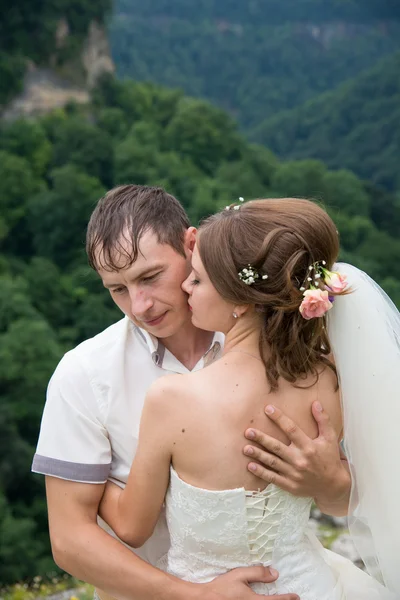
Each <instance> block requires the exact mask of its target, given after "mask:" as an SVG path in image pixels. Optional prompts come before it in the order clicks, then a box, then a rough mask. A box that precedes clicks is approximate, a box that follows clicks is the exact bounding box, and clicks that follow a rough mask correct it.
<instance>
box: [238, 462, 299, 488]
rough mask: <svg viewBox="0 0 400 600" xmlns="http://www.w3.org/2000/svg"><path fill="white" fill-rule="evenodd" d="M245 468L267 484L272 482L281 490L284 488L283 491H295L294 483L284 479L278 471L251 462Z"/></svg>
mask: <svg viewBox="0 0 400 600" xmlns="http://www.w3.org/2000/svg"><path fill="white" fill-rule="evenodd" d="M247 468H248V470H249V471H251V472H252V473H253V474H254V475H256V476H257V477H259V478H260V479H262V480H263V481H265V483H267V484H269V483H272V484H273V485H276V486H278V487H280V488H281V489H282V490H285V492H290V493H294V492H295V491H296V490H295V485H294V484H293V482H292V481H290V480H289V479H286V477H283V476H282V475H279V474H278V473H275V472H274V471H270V470H269V469H266V468H265V467H262V466H261V465H259V464H257V463H253V462H251V463H249V464H248V465H247Z"/></svg>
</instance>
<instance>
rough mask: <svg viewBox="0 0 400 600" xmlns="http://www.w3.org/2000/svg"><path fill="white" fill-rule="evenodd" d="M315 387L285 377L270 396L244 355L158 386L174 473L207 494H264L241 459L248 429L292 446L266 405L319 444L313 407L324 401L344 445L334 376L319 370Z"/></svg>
mask: <svg viewBox="0 0 400 600" xmlns="http://www.w3.org/2000/svg"><path fill="white" fill-rule="evenodd" d="M314 382H315V377H312V376H310V377H309V378H308V379H307V380H302V381H301V382H300V383H299V385H301V386H302V387H301V388H299V387H294V386H293V385H292V384H290V383H289V382H287V381H285V380H284V379H282V378H281V379H280V380H279V387H278V390H277V391H276V392H270V388H269V384H268V381H267V379H266V375H265V368H264V364H263V363H262V362H261V360H258V359H256V358H254V357H252V356H249V355H246V354H244V353H240V352H237V353H233V352H232V353H229V352H228V353H227V354H226V355H225V356H223V357H222V358H221V359H219V360H218V361H217V362H215V363H214V364H212V365H210V366H209V367H207V368H206V369H203V370H202V371H198V372H195V373H190V374H188V375H173V376H170V377H164V378H162V379H161V380H158V381H157V382H156V384H155V385H154V386H153V391H154V392H156V393H160V394H161V395H162V396H163V398H164V401H165V402H168V411H165V410H164V411H163V412H164V414H165V412H168V417H167V419H166V420H165V430H164V434H165V436H166V438H168V443H169V444H170V447H171V453H172V463H173V466H174V468H175V470H176V471H177V473H178V474H179V475H180V477H181V478H182V479H184V480H185V481H186V482H187V483H190V484H192V485H194V486H198V487H203V488H206V489H215V490H223V489H231V488H236V487H244V488H245V489H248V490H252V489H258V488H259V487H260V479H258V478H257V477H256V476H255V475H253V474H252V473H251V472H250V471H248V470H247V464H248V462H249V459H248V458H247V457H246V456H244V454H243V447H244V445H245V444H246V439H245V437H244V432H245V430H246V429H247V428H249V427H254V428H256V429H260V430H263V431H265V432H266V433H267V434H269V435H271V436H273V437H275V438H277V439H278V440H280V441H282V442H284V443H289V441H288V439H287V438H286V437H285V435H284V434H283V433H282V431H281V430H280V429H279V428H278V427H277V426H276V425H275V424H274V423H273V422H272V421H271V420H270V419H268V417H267V416H266V414H265V406H266V405H268V404H273V405H274V406H276V407H278V408H281V409H282V410H283V411H284V412H285V414H286V415H287V416H288V417H289V418H291V419H293V421H294V422H295V423H296V424H297V425H298V426H299V427H300V428H301V429H302V430H303V431H304V432H305V433H306V434H307V435H308V436H310V437H312V438H314V437H316V436H317V433H318V430H317V426H316V423H315V421H314V419H313V417H312V413H311V404H312V402H314V401H315V400H319V401H320V402H321V403H322V404H323V406H324V409H325V410H326V411H327V412H328V414H329V415H330V418H331V420H332V423H333V425H334V427H335V429H336V431H337V434H338V439H339V438H340V432H341V429H342V424H341V410H340V400H339V394H338V392H337V391H336V377H335V375H334V373H333V372H332V370H331V369H329V368H321V372H320V376H319V380H318V382H317V383H315V385H312V384H313V383H314ZM154 388H156V389H154ZM164 408H165V409H166V407H164ZM261 487H262V486H261Z"/></svg>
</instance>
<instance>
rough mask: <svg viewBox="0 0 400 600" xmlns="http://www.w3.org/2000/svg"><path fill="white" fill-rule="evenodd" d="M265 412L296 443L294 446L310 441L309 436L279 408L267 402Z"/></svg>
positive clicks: (303, 444) (300, 445)
mask: <svg viewBox="0 0 400 600" xmlns="http://www.w3.org/2000/svg"><path fill="white" fill-rule="evenodd" d="M265 414H266V415H267V417H268V418H270V419H271V421H273V422H274V423H275V425H277V426H278V427H279V429H281V431H283V433H285V434H286V435H287V437H288V438H289V440H290V441H291V442H293V443H294V444H296V446H298V447H302V446H305V445H307V444H308V443H309V442H310V438H309V437H308V436H307V435H306V434H305V433H304V431H303V430H302V429H300V427H299V426H298V425H297V424H296V423H295V422H294V421H292V419H289V417H287V416H286V415H285V413H284V412H282V411H281V410H280V408H277V407H276V406H272V405H271V404H269V405H268V406H266V407H265Z"/></svg>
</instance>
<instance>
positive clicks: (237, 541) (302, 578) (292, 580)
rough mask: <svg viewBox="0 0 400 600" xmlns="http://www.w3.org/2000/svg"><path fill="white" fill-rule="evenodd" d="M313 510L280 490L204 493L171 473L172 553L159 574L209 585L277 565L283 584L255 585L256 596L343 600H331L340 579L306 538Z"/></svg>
mask: <svg viewBox="0 0 400 600" xmlns="http://www.w3.org/2000/svg"><path fill="white" fill-rule="evenodd" d="M311 503H312V500H311V499H309V498H296V497H295V496H292V495H291V494H288V493H287V492H285V491H283V490H281V489H279V488H278V487H276V486H274V485H269V486H268V487H267V488H266V489H265V490H263V491H257V492H248V491H245V490H244V488H237V489H232V490H224V491H211V490H205V489H202V488H197V487H194V486H192V485H190V484H188V483H186V482H184V481H183V480H182V479H180V477H179V476H178V474H177V473H176V471H175V470H174V469H173V468H172V467H171V480H170V485H169V489H168V492H167V496H166V516H167V523H168V528H169V532H170V536H171V548H170V550H169V552H168V555H167V557H165V559H164V561H163V563H161V564H160V565H159V566H160V567H161V568H164V569H165V570H168V572H170V573H171V574H173V575H176V576H177V577H180V578H181V579H185V580H187V581H193V582H199V583H205V582H207V581H211V580H212V579H214V578H215V577H216V576H217V575H220V574H222V573H225V572H226V571H228V570H230V569H233V568H235V567H239V566H250V565H256V564H263V565H265V566H269V565H271V564H272V565H273V566H274V567H275V568H277V569H278V571H279V572H280V577H279V580H278V584H275V583H274V584H260V583H258V584H254V585H253V586H252V587H253V589H254V590H255V591H256V592H257V593H259V594H265V595H268V594H270V595H273V594H278V593H279V594H281V593H287V592H291V591H293V592H296V593H297V594H299V595H300V596H301V598H302V600H317V599H318V600H336V598H340V597H341V596H336V595H332V593H333V590H334V588H335V586H336V579H335V577H334V575H333V573H332V571H331V569H330V568H329V567H328V565H327V564H326V563H325V562H324V560H323V558H322V556H321V554H320V553H319V552H315V550H314V548H313V545H312V543H311V542H310V540H309V538H308V536H307V534H306V528H307V523H308V519H309V514H310V508H311ZM319 580H320V583H319V584H318V581H319Z"/></svg>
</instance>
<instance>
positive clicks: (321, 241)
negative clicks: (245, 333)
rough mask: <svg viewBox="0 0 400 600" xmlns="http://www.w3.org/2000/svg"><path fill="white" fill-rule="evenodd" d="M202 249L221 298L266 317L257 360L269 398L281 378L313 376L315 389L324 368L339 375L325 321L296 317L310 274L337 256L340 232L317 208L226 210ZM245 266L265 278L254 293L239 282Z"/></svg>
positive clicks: (208, 226)
mask: <svg viewBox="0 0 400 600" xmlns="http://www.w3.org/2000/svg"><path fill="white" fill-rule="evenodd" d="M198 249H199V253H200V257H201V260H202V262H203V265H204V267H205V269H206V271H207V273H208V276H209V277H210V280H211V282H212V284H213V285H214V287H215V288H216V290H217V291H218V293H219V294H220V295H221V296H222V297H223V298H225V299H226V300H228V301H229V302H233V303H234V304H251V305H255V307H256V310H257V311H258V312H260V313H262V315H263V327H262V328H261V334H260V352H261V356H262V358H263V360H264V364H265V368H266V374H267V377H268V380H269V383H270V385H271V389H272V390H276V389H277V387H278V379H279V377H283V378H284V379H286V380H287V381H289V382H292V383H296V382H297V381H298V380H299V379H302V378H305V377H307V376H308V375H309V374H313V375H315V377H316V381H317V379H318V366H319V365H320V364H321V363H325V364H327V365H328V366H329V367H331V368H333V369H334V365H333V363H332V362H331V361H330V360H329V354H330V352H331V349H330V344H329V339H328V337H327V334H326V329H325V318H324V317H322V318H315V319H311V320H305V319H304V318H303V317H302V316H301V314H300V312H299V306H300V304H301V301H302V299H303V292H302V291H300V288H301V287H303V285H304V283H305V282H307V277H308V275H309V266H310V265H313V264H314V263H316V262H322V261H325V262H326V268H327V269H331V267H332V265H333V264H334V262H335V261H336V260H337V257H338V253H339V238H338V233H337V230H336V227H335V225H334V223H333V221H332V220H331V218H330V217H329V215H328V214H327V213H326V212H325V211H324V210H323V209H322V208H321V207H320V206H318V205H317V204H315V203H314V202H311V201H310V200H301V199H294V198H280V199H267V200H253V201H250V202H246V203H245V204H242V205H239V209H238V210H235V209H234V208H233V207H231V208H230V209H228V210H226V209H225V210H223V211H221V212H219V213H217V214H216V215H213V216H212V217H209V218H208V219H206V220H205V221H204V222H203V223H202V225H201V227H200V230H199V237H198ZM248 265H251V266H252V267H255V268H256V269H257V271H258V272H259V273H260V278H259V279H258V280H257V281H256V283H254V284H253V285H246V284H245V283H244V282H243V281H241V279H240V278H239V275H238V274H239V272H240V271H241V270H242V269H243V268H245V267H247V266H248ZM263 274H266V275H268V278H267V279H262V275H263ZM268 349H269V351H268Z"/></svg>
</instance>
